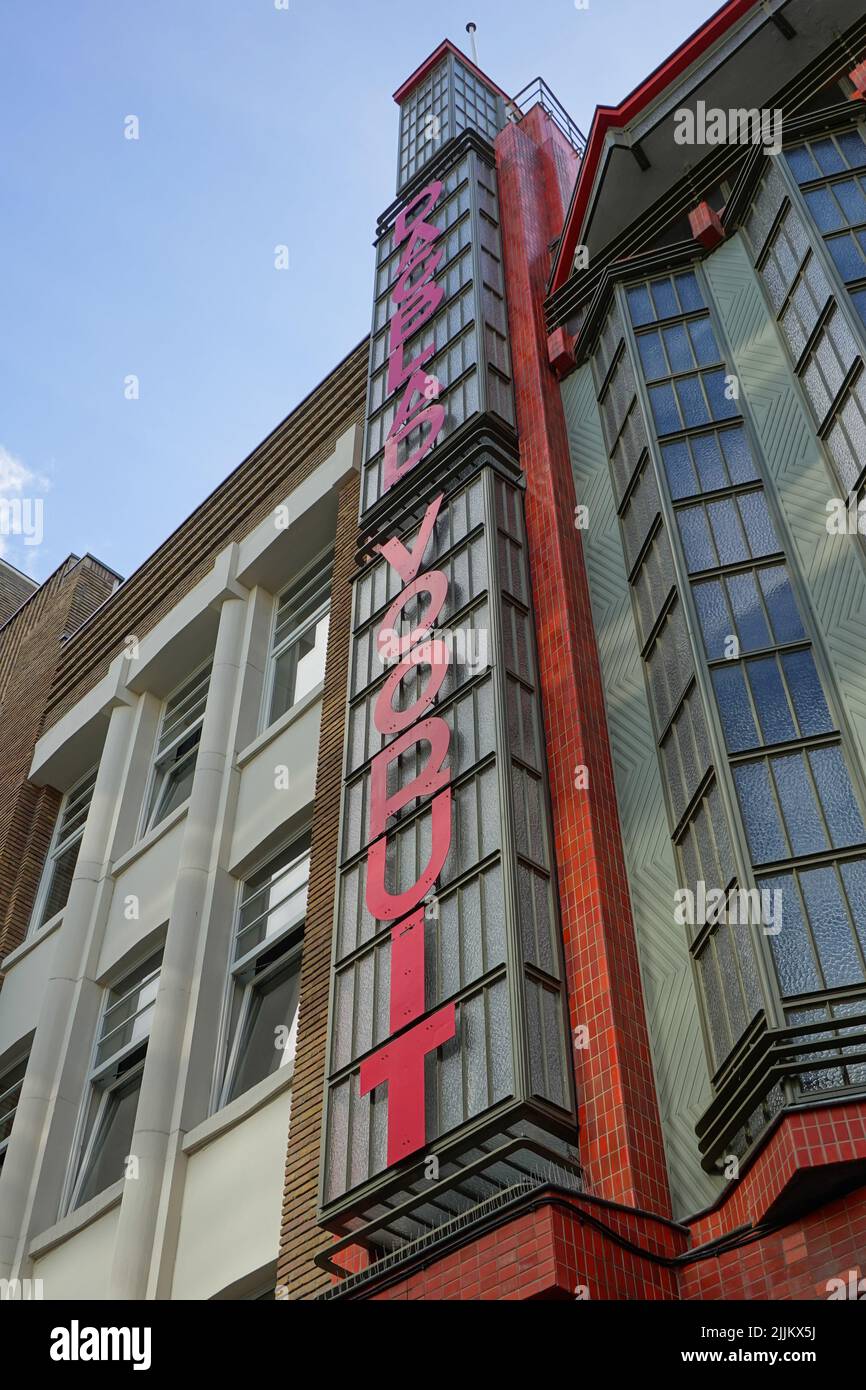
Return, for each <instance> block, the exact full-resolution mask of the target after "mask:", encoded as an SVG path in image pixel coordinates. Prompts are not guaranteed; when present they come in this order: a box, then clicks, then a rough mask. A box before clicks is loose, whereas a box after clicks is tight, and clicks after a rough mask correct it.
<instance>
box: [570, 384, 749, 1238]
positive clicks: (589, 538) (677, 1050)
mask: <svg viewBox="0 0 866 1390" xmlns="http://www.w3.org/2000/svg"><path fill="white" fill-rule="evenodd" d="M562 395H563V405H564V408H565V415H566V421H567V424H568V436H569V448H570V451H571V461H572V467H573V470H574V480H575V495H576V500H577V501H578V502H580V503H583V504H584V505H586V506H588V508H589V526H588V528H587V529H586V530H585V531H583V532H582V533H581V536H582V540H583V548H584V555H585V558H586V564H587V571H588V574H589V584H590V592H591V596H592V613H593V621H594V624H595V631H596V637H597V640H598V647H599V655H600V659H601V669H602V676H603V679H604V688H605V702H606V707H607V720H608V728H609V730H610V739H611V747H612V751H613V761H614V775H615V778H616V791H617V801H618V804H619V813H620V819H621V822H622V834H623V843H624V845H625V855H626V867H627V870H628V878H629V887H630V891H631V900H632V912H633V915H634V923H635V930H636V932H637V939H638V950H639V954H640V964H641V976H642V979H643V988H644V996H645V999H646V1005H647V1013H648V1020H649V1030H650V1042H651V1046H652V1054H653V1066H654V1069H655V1078H656V1087H657V1089H658V1097H659V1107H660V1109H661V1117H662V1125H663V1127H664V1136H665V1146H666V1151H667V1161H668V1171H669V1174H670V1183H671V1199H672V1202H673V1208H674V1214H675V1215H678V1216H684V1215H686V1214H687V1213H690V1212H693V1211H695V1210H697V1209H698V1208H701V1207H703V1206H706V1205H707V1204H708V1203H709V1202H711V1201H712V1200H713V1198H714V1197H715V1196H716V1194H717V1193H718V1191H719V1190H720V1187H721V1183H720V1182H719V1181H718V1180H716V1179H714V1178H712V1177H711V1176H709V1175H708V1174H707V1173H705V1172H703V1170H702V1169H701V1167H700V1156H699V1154H698V1147H697V1141H696V1139H695V1123H696V1121H697V1119H698V1117H699V1115H700V1114H701V1113H702V1112H703V1111H704V1110H705V1109H706V1107H707V1105H708V1104H709V1102H710V1099H711V1094H712V1093H711V1090H710V1085H709V1080H708V1077H707V1062H706V1056H705V1053H704V1046H703V1041H702V1038H701V1027H700V1020H699V1015H698V1005H697V1000H696V998H695V993H694V985H693V980H692V971H691V964H690V962H689V956H688V951H687V948H686V939H685V928H684V927H682V926H679V925H677V923H675V922H674V917H673V908H674V893H675V891H676V870H675V866H674V856H673V849H672V847H671V842H670V837H669V834H668V825H667V816H666V813H665V805H664V799H663V796H662V788H661V782H660V779H659V771H658V756H657V753H656V748H655V743H654V740H653V733H652V726H651V722H650V712H649V706H648V704H647V697H646V688H645V685H644V677H643V671H642V666H641V660H640V655H639V651H638V638H637V633H636V630H635V623H634V618H633V615H632V607H631V600H630V597H629V590H628V581H627V579H626V572H625V562H624V560H623V553H622V544H621V541H620V534H619V526H618V523H617V519H616V512H615V508H614V498H613V491H612V489H611V484H610V475H609V472H608V465H607V456H606V454H605V448H604V441H603V439H602V433H601V423H600V420H599V416H598V410H597V407H596V403H595V392H594V389H593V384H592V376H591V374H590V369H589V367H584V368H582V369H581V370H580V371H579V372H574V373H572V375H571V376H570V377H569V378H568V379H567V381H566V382H565V383H564V384H563V391H562Z"/></svg>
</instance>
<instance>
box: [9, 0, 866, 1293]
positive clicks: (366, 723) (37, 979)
mask: <svg viewBox="0 0 866 1390" xmlns="http://www.w3.org/2000/svg"><path fill="white" fill-rule="evenodd" d="M864 95H866V21H864V20H863V19H862V17H861V16H860V15H859V13H858V11H857V7H856V6H855V5H853V3H851V0H825V3H824V4H822V5H821V6H820V7H818V6H814V5H812V4H809V3H807V0H769V3H754V0H729V3H727V4H725V5H724V6H723V7H722V8H721V9H720V10H718V11H717V12H716V14H715V15H713V16H712V17H711V18H709V19H708V20H707V22H706V24H704V25H703V26H702V27H701V29H699V30H698V31H697V32H696V33H695V34H694V35H693V36H692V37H691V38H690V39H689V40H687V41H686V43H685V44H684V45H683V46H682V47H681V48H680V49H679V50H678V51H677V52H676V53H675V54H673V55H672V56H671V58H670V59H669V60H668V61H667V62H666V63H665V64H663V65H662V66H661V67H660V68H659V69H657V70H656V71H655V72H654V73H652V74H651V75H650V76H649V77H648V78H647V79H646V81H645V82H644V83H642V84H641V86H640V87H638V88H637V89H636V90H635V91H634V92H632V93H631V94H630V96H629V97H627V98H626V99H625V101H624V102H622V103H621V105H620V106H618V107H606V106H605V107H598V108H597V110H596V114H595V117H594V120H593V123H592V127H591V129H590V132H589V135H588V137H584V136H583V135H582V133H581V132H580V131H579V130H578V129H577V127H576V126H575V125H574V123H573V121H572V120H571V119H570V117H569V116H568V114H567V113H566V111H565V110H564V108H563V107H562V106H561V105H560V103H559V102H558V101H557V100H556V99H555V98H554V97H553V95H552V93H550V92H549V90H548V89H547V88H546V87H545V85H544V84H543V83H542V82H541V81H540V80H537V81H536V82H535V83H533V84H532V85H531V86H530V87H529V88H527V89H526V90H525V91H524V92H522V93H520V94H518V95H517V96H516V97H510V96H509V95H508V94H507V93H506V92H505V91H503V90H502V89H501V88H499V87H498V86H497V85H496V84H495V83H494V82H493V81H491V80H490V79H489V78H488V77H487V76H486V75H485V74H484V73H483V72H481V71H480V69H479V68H478V66H477V64H476V63H475V62H474V61H471V60H470V59H469V58H468V57H467V56H466V55H465V54H464V53H462V52H461V51H460V50H459V49H457V48H456V47H455V46H454V45H453V44H451V43H450V42H447V41H446V42H445V43H443V44H441V45H440V46H439V47H438V48H437V49H436V50H435V51H434V52H433V53H432V54H431V55H430V57H429V58H428V59H427V60H426V61H425V62H424V63H423V64H422V65H421V66H420V67H419V68H418V69H417V70H416V71H415V72H414V73H413V74H412V75H411V76H410V77H409V78H408V79H407V80H406V81H405V82H404V83H403V84H402V86H401V87H400V88H399V89H398V90H397V92H396V93H395V101H396V103H397V105H398V108H399V137H398V159H397V181H396V198H395V200H394V201H393V202H391V203H390V204H389V205H388V206H387V207H386V209H385V211H384V212H383V213H382V215H381V217H380V219H379V222H378V225H377V227H376V232H375V272H374V295H373V318H372V325H371V331H370V335H369V340H365V341H364V342H363V343H362V344H361V345H359V347H358V348H357V349H355V351H354V352H353V353H352V354H351V355H350V356H349V357H348V358H346V359H345V361H344V362H342V363H341V364H340V365H339V366H338V367H337V368H336V369H335V371H334V372H333V373H332V374H331V376H329V377H328V378H327V379H326V381H325V382H323V383H322V385H321V386H320V387H319V388H317V390H316V391H315V392H314V393H313V394H312V395H311V396H310V397H309V398H308V399H307V400H306V401H304V402H302V404H301V405H300V406H299V407H298V408H297V410H295V411H294V412H293V413H292V415H290V416H289V417H288V418H287V420H286V421H285V422H284V423H283V424H282V425H281V426H280V427H279V428H278V429H277V430H276V431H275V432H274V434H273V435H272V436H270V437H269V438H268V439H267V440H265V441H264V443H263V444H262V445H260V446H259V448H258V449H257V450H255V451H254V453H253V454H252V455H251V456H250V458H249V459H248V460H247V461H246V462H245V463H244V464H243V465H241V468H240V469H239V470H237V472H236V473H235V474H233V475H232V476H231V477H230V478H229V479H228V480H227V481H226V482H225V483H224V484H223V485H222V486H221V487H220V488H219V489H218V490H217V491H216V492H215V493H214V494H213V495H212V497H211V498H209V499H208V500H207V501H206V502H205V503H204V504H203V506H202V507H201V508H200V509H199V510H198V511H197V512H196V513H195V514H194V515H193V517H191V518H190V519H189V520H188V521H187V522H186V523H184V525H183V526H182V527H181V528H179V530H178V531H177V532H176V533H175V534H174V535H173V536H172V537H170V538H169V540H168V541H167V542H166V543H165V545H164V546H162V547H161V548H160V550H159V551H157V552H156V554H155V555H154V556H153V557H152V558H151V559H150V560H149V561H148V562H147V563H146V564H145V565H144V566H143V567H142V569H141V570H139V571H137V572H136V574H135V575H133V576H132V577H131V578H130V579H129V580H127V581H126V582H125V583H124V584H122V585H121V586H120V588H118V589H117V590H116V592H109V593H107V594H106V595H105V598H104V601H102V602H100V604H99V606H98V607H96V609H95V611H93V612H88V613H84V612H82V613H81V614H80V615H79V617H78V621H77V622H76V623H75V624H74V625H73V626H67V628H66V639H65V640H64V641H63V643H62V644H60V643H59V641H58V642H57V644H56V647H52V648H51V651H52V652H53V656H52V660H53V662H54V664H53V665H52V666H51V669H50V671H48V670H47V668H46V674H45V675H44V676H41V677H40V679H41V680H42V682H43V684H44V685H45V688H46V694H45V697H44V700H43V703H42V706H41V707H40V708H39V711H38V715H34V716H33V719H35V720H36V723H35V724H33V726H32V731H31V732H29V733H28V729H29V728H30V725H28V726H27V727H26V728H25V725H24V723H21V729H22V734H21V747H22V749H26V757H24V761H23V762H21V760H20V759H19V763H21V765H20V767H18V770H17V771H15V770H13V771H11V772H10V788H9V791H8V794H7V796H8V798H12V799H15V800H16V803H18V802H20V806H21V808H22V810H21V812H20V813H19V819H21V816H24V813H25V810H26V808H29V807H30V806H31V805H32V806H34V807H36V805H37V802H38V805H39V807H41V806H42V805H43V803H44V805H45V806H47V807H48V808H49V809H48V811H47V812H46V813H45V815H43V814H42V812H41V811H39V812H38V813H37V811H36V810H34V811H33V824H34V826H36V827H38V828H36V829H34V831H33V832H32V834H30V840H29V842H28V843H29V844H30V843H31V842H32V848H29V850H28V853H27V854H26V855H24V856H16V855H15V854H14V853H13V854H12V855H11V856H7V858H6V859H4V860H2V861H0V865H2V873H3V878H4V882H3V891H4V901H5V903H6V904H7V906H6V907H5V909H4V912H5V916H4V919H3V921H4V924H5V930H6V931H7V933H11V935H8V936H7V940H6V949H7V951H8V952H9V954H7V955H6V957H5V960H4V962H3V970H4V983H3V989H2V993H0V1095H2V1096H3V1097H4V1099H3V1101H2V1105H3V1106H4V1109H3V1111H2V1112H0V1144H2V1146H3V1147H2V1148H0V1157H2V1160H3V1168H2V1175H0V1265H2V1268H0V1275H3V1276H4V1277H10V1276H11V1277H15V1278H19V1279H21V1278H39V1279H42V1281H43V1286H44V1290H45V1296H46V1297H48V1298H65V1297H77V1298H81V1297H85V1298H125V1299H134V1298H151V1299H153V1298H169V1299H213V1298H268V1297H270V1298H273V1297H276V1298H279V1299H288V1300H298V1299H312V1298H316V1299H320V1300H322V1301H332V1300H334V1299H340V1300H363V1299H375V1300H390V1299H418V1298H421V1299H438V1298H444V1299H511V1300H514V1299H519V1300H524V1299H533V1298H542V1299H559V1300H566V1299H574V1298H591V1299H623V1300H625V1299H635V1298H644V1299H663V1300H677V1299H680V1300H690V1299H713V1300H718V1299H721V1300H723V1299H729V1298H752V1299H761V1300H765V1299H783V1300H794V1299H797V1300H799V1299H825V1298H829V1297H835V1296H848V1295H847V1294H844V1295H839V1294H838V1293H837V1292H835V1291H836V1290H837V1289H838V1288H839V1287H844V1288H845V1289H848V1288H850V1287H851V1282H850V1278H849V1276H850V1274H851V1272H852V1271H854V1272H855V1276H854V1287H856V1286H857V1281H858V1280H859V1279H860V1278H861V1273H862V1269H863V1268H866V1259H864V1254H866V1196H864V1191H866V1093H864V1087H866V667H864V661H866V657H864V653H866V570H864V566H866V553H864V544H866V542H864V537H866V508H860V507H859V503H860V500H861V498H862V495H863V491H864V481H866V374H864V361H866V106H864V104H863V99H864ZM861 521H862V524H861ZM51 583H53V580H52V581H49V584H51ZM47 588H48V586H47V585H46V586H43V589H42V590H39V591H38V593H37V595H36V596H35V597H33V598H28V599H27V602H26V604H25V608H26V607H27V605H28V604H30V603H35V602H37V601H38V598H39V595H41V594H42V593H43V590H45V589H47ZM11 621H12V622H13V623H14V622H16V621H18V615H16V616H15V617H14V618H13V619H12V620H11ZM7 626H8V624H7ZM61 627H62V624H61ZM3 632H5V629H2V630H0V638H2V635H3ZM9 662H10V664H11V668H12V669H13V670H17V666H16V657H15V656H14V654H13V655H12V656H10V658H9ZM21 664H22V663H21V662H20V660H18V662H17V665H18V666H20V665H21ZM40 688H41V687H40ZM10 708H11V709H12V711H13V712H12V715H11V721H12V724H13V726H14V727H16V728H17V727H18V725H17V724H16V720H19V721H21V720H23V714H22V713H21V712H20V711H18V707H17V706H15V705H13V706H10ZM16 711H17V712H16ZM31 724H32V720H31ZM28 738H29V744H28V743H27V739H28ZM22 756H23V755H22ZM16 766H17V765H16ZM40 798H41V800H40ZM46 815H47V817H48V819H47V820H46V818H45V816H46ZM22 824H26V816H25V819H24V821H22ZM52 827H53V828H52ZM21 833H23V832H21V831H19V832H18V834H19V835H20V834H21ZM9 843H10V844H11V845H12V844H14V843H16V842H15V841H14V839H10V841H9ZM34 865H36V867H37V868H38V872H34Z"/></svg>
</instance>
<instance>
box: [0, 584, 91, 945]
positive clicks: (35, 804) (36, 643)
mask: <svg viewBox="0 0 866 1390" xmlns="http://www.w3.org/2000/svg"><path fill="white" fill-rule="evenodd" d="M115 583H116V576H115V575H114V574H113V573H112V572H111V571H110V570H107V569H105V568H104V566H102V565H100V564H99V562H98V561H97V560H94V559H93V558H92V557H91V556H85V557H84V559H82V560H79V559H77V557H76V556H70V558H69V559H68V560H66V561H65V562H64V563H63V564H62V565H61V566H60V568H59V569H58V570H56V571H55V573H54V574H52V575H51V577H50V578H49V579H47V580H46V581H45V583H44V584H43V585H42V586H41V588H39V589H38V590H36V591H35V592H34V593H33V594H32V596H31V597H30V599H29V600H28V601H27V602H26V603H25V604H24V606H23V607H20V608H18V610H17V612H16V613H15V614H14V615H13V616H12V617H11V618H10V619H9V620H8V621H7V622H6V623H5V625H4V626H3V627H2V628H0V729H2V730H3V760H2V764H0V960H2V958H3V956H5V955H7V954H8V952H10V951H12V950H14V949H15V947H16V946H18V945H20V943H21V942H22V941H23V939H24V935H25V933H26V930H27V925H28V923H29V920H30V914H31V912H32V910H33V901H34V898H35V896H36V890H37V888H38V886H39V878H40V875H41V873H42V865H43V863H44V861H45V855H46V852H47V850H48V846H49V844H50V841H51V834H52V831H53V828H54V821H55V819H56V816H57V810H58V807H59V805H60V799H61V798H60V796H59V794H58V793H57V792H56V791H54V789H53V788H51V787H35V786H33V784H32V783H30V782H28V781H27V774H28V772H29V770H30V763H31V761H32V758H33V749H34V747H35V745H36V741H37V739H38V738H39V736H40V734H41V733H42V729H43V724H44V719H45V709H46V705H47V702H48V699H49V694H50V691H51V686H52V682H53V680H54V677H55V674H56V671H57V667H58V665H59V663H60V662H61V660H62V657H63V642H62V639H63V637H64V635H65V634H66V633H68V632H71V631H73V630H74V629H75V628H76V627H78V626H79V624H80V623H81V622H83V621H84V620H85V619H86V618H87V617H89V615H90V614H91V613H92V612H93V610H94V609H95V608H96V607H98V605H99V604H101V603H102V602H103V601H104V600H105V599H106V598H107V597H108V595H109V594H110V593H111V591H112V588H113V587H114V585H115Z"/></svg>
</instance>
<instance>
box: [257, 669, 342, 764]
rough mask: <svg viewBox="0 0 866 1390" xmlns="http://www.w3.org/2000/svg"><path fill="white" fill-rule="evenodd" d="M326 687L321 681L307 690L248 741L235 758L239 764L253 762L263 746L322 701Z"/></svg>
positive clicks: (265, 746)
mask: <svg viewBox="0 0 866 1390" xmlns="http://www.w3.org/2000/svg"><path fill="white" fill-rule="evenodd" d="M324 689H325V682H324V681H319V684H318V685H314V686H313V688H312V690H309V691H307V694H306V695H304V697H303V699H300V700H298V702H297V704H296V705H292V708H291V709H287V710H286V712H285V714H281V715H280V717H279V719H275V720H274V722H273V724H269V725H268V727H267V728H266V729H263V730H262V732H261V733H260V734H259V735H258V736H257V737H256V738H254V739H253V741H252V743H248V744H247V746H246V748H244V749H242V751H241V752H240V753H238V756H237V758H236V760H235V761H236V764H237V766H238V767H241V768H242V767H245V766H246V764H247V763H250V762H252V760H253V758H255V757H256V755H257V754H258V753H261V751H262V749H263V748H267V746H268V744H269V743H272V742H273V741H274V739H276V738H279V736H280V734H281V733H283V731H284V730H285V729H288V728H289V726H290V725H292V724H294V722H295V720H296V719H300V717H301V715H302V714H306V712H307V710H308V709H310V708H311V706H313V705H315V704H317V703H318V702H319V701H321V698H322V694H323V692H324Z"/></svg>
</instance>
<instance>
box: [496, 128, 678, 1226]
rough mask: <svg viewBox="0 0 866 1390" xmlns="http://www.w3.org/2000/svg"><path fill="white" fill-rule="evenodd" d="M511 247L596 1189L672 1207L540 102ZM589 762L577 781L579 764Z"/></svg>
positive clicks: (584, 1119)
mask: <svg viewBox="0 0 866 1390" xmlns="http://www.w3.org/2000/svg"><path fill="white" fill-rule="evenodd" d="M496 165H497V171H498V175H499V194H500V210H501V217H502V239H503V253H504V258H505V274H506V285H507V296H508V316H509V327H510V333H511V352H512V362H513V371H514V384H515V392H516V401H517V424H518V431H519V435H520V455H521V464H522V467H523V469H524V472H525V473H526V477H527V495H526V521H527V531H528V540H529V559H530V566H531V572H532V590H533V598H534V602H535V613H536V624H537V637H538V649H539V665H540V675H541V693H542V699H543V704H544V714H545V733H546V744H547V758H548V764H549V774H550V788H551V803H552V810H553V825H554V839H555V846H556V858H557V867H558V874H559V892H560V903H561V913H562V926H563V936H564V940H565V950H566V968H567V976H568V987H569V1002H570V1009H571V1021H572V1025H573V1026H577V1025H584V1026H585V1027H586V1028H587V1029H588V1042H589V1045H588V1047H587V1048H585V1049H581V1050H579V1051H577V1052H576V1053H575V1065H576V1080H577V1086H578V1102H579V1106H580V1127H581V1131H580V1150H581V1161H582V1163H583V1164H584V1167H585V1169H586V1174H587V1182H588V1185H589V1188H590V1190H591V1191H592V1192H594V1193H596V1194H598V1195H600V1196H603V1197H607V1198H610V1199H613V1200H617V1201H622V1202H627V1203H630V1204H632V1205H636V1206H644V1207H648V1208H651V1209H652V1210H654V1211H659V1212H668V1211H669V1210H670V1205H669V1196H668V1186H667V1172H666V1168H665V1158H664V1148H663V1141H662V1132H661V1123H660V1120H659V1114H658V1105H657V1100H656V1091H655V1081H654V1077H653V1071H652V1063H651V1059H650V1050H649V1038H648V1034H647V1026H646V1016H645V1011H644V1002H643V991H642V988H641V980H640V973H639V968H638V957H637V946H636V942H635V937H634V928H633V924H632V919H631V906H630V902H629V892H628V883H627V880H626V872H625V865H624V861H623V850H622V838H621V834H620V826H619V818H618V813H617V804H616V792H615V789H614V780H613V766H612V760H611V753H610V745H609V743H608V736H607V721H606V716H605V708H604V695H603V691H602V683H601V673H600V669H599V661H598V653H597V650H596V645H595V635H594V629H593V621H592V611H591V608H590V600H589V588H588V584H587V576H586V571H585V567H584V561H583V554H582V548H581V539H580V532H579V531H577V530H576V529H575V526H574V508H575V501H576V499H575V496H574V483H573V479H572V473H571V464H570V460H569V453H568V440H567V435H566V427H565V418H564V415H563V410H562V401H561V398H560V394H559V386H558V385H557V382H556V379H555V377H554V375H553V373H552V371H551V369H550V366H549V364H548V346H547V333H546V330H545V325H544V318H543V308H542V305H543V300H544V288H545V280H546V277H547V272H548V268H549V251H548V247H549V244H550V242H551V240H552V239H553V238H554V237H556V236H557V235H558V234H559V232H560V231H561V229H562V222H563V216H564V211H565V207H566V203H567V200H568V197H569V194H570V191H571V186H572V184H573V182H574V178H575V175H576V172H577V156H576V155H575V154H574V152H573V150H572V149H571V146H570V145H569V144H568V142H567V141H566V140H565V138H564V137H563V136H562V135H561V134H560V132H559V130H558V129H557V127H556V126H555V125H554V123H553V122H552V121H551V120H550V119H549V117H548V116H547V115H546V113H545V112H544V111H543V110H542V108H541V107H540V106H536V107H534V108H533V109H532V110H531V111H530V112H529V113H528V114H527V115H526V116H525V117H524V119H523V120H522V121H521V122H520V123H519V124H517V125H510V126H508V127H506V129H505V130H504V131H503V132H502V133H501V134H500V135H499V137H498V139H497V141H496ZM578 765H583V766H585V767H586V768H587V769H588V772H589V788H588V790H584V791H581V790H576V788H575V768H576V767H577V766H578Z"/></svg>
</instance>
